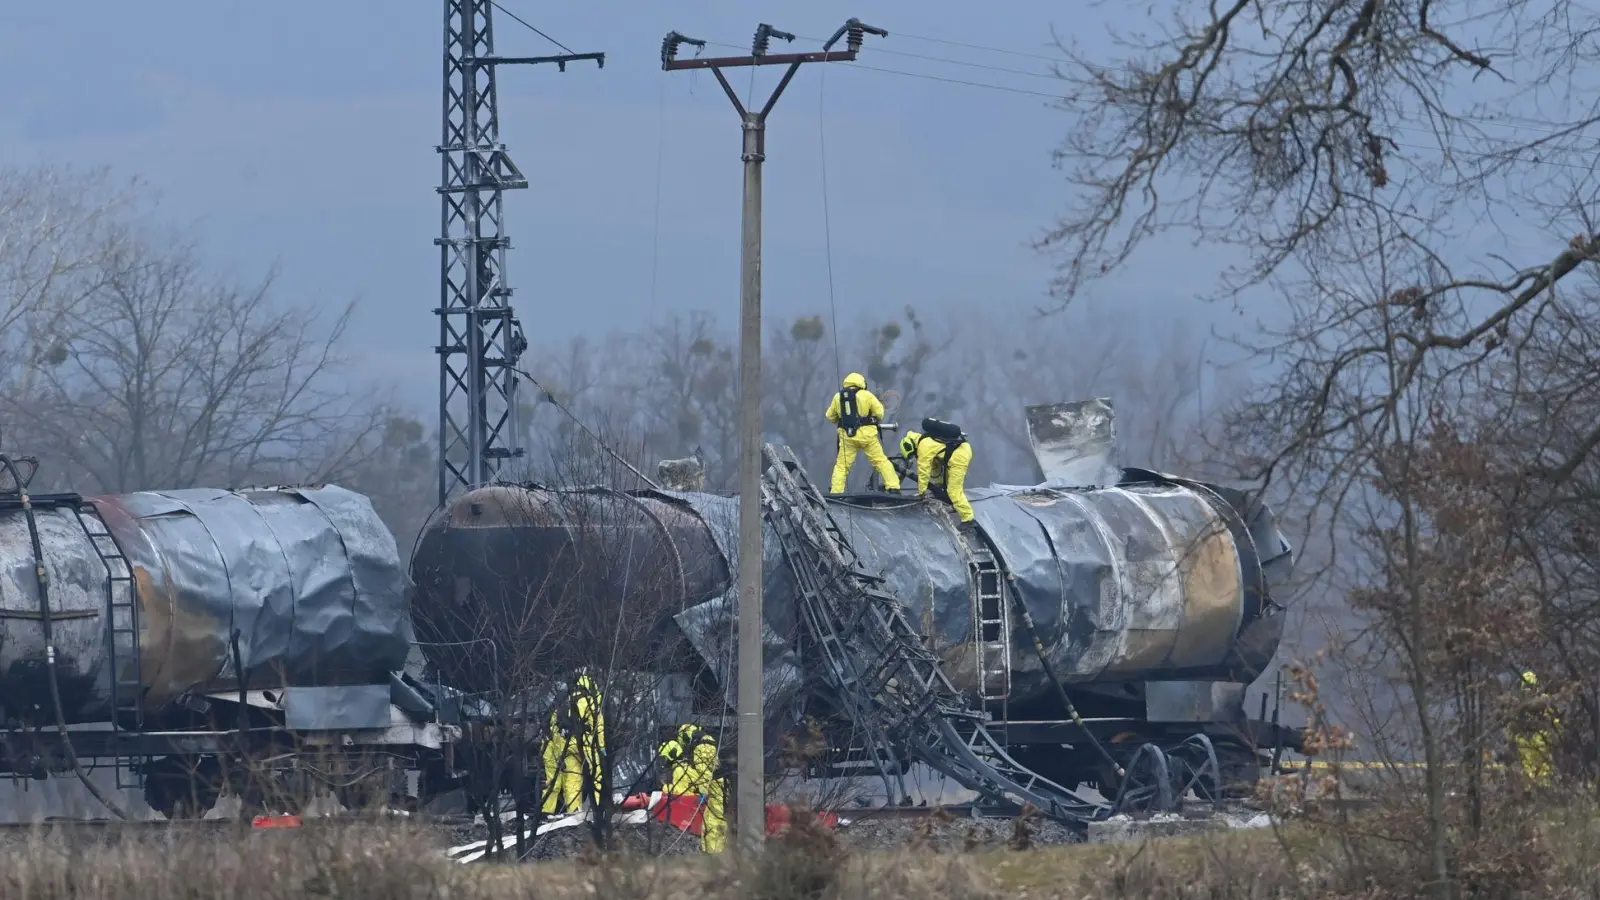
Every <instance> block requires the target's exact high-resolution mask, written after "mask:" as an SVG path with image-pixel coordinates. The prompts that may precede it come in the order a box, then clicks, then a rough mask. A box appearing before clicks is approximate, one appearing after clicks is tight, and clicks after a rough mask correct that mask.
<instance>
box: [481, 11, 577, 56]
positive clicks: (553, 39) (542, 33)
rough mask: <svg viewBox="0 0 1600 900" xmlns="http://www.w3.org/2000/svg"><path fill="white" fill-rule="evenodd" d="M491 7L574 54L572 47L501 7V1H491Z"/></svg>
mask: <svg viewBox="0 0 1600 900" xmlns="http://www.w3.org/2000/svg"><path fill="white" fill-rule="evenodd" d="M489 5H490V6H493V7H494V8H495V9H498V10H500V11H501V12H503V13H505V14H506V15H508V16H510V17H511V18H512V19H514V20H516V22H517V24H519V25H521V26H522V27H524V28H526V29H528V30H529V31H531V32H533V33H534V34H537V35H538V36H539V37H542V38H544V39H545V40H547V41H549V42H550V43H552V44H555V45H556V46H557V47H560V48H561V49H562V50H565V51H566V52H568V53H572V52H573V50H572V48H571V47H568V46H567V45H566V44H563V43H561V42H560V41H558V40H556V39H555V38H553V37H551V36H550V35H548V34H545V33H544V32H542V31H540V30H539V29H538V28H535V27H534V26H533V24H532V23H531V22H529V21H528V20H527V19H524V18H523V17H521V16H519V15H517V14H516V13H514V12H512V11H511V10H509V9H506V8H505V7H504V6H503V5H501V3H500V0H489Z"/></svg>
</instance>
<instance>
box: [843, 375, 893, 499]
mask: <svg viewBox="0 0 1600 900" xmlns="http://www.w3.org/2000/svg"><path fill="white" fill-rule="evenodd" d="M846 390H854V391H855V392H856V415H857V416H859V417H860V418H861V419H862V420H863V421H864V422H866V423H870V424H863V425H861V426H860V427H858V428H857V429H856V433H855V434H854V435H852V434H850V433H849V432H848V431H846V430H845V429H844V428H843V427H840V428H839V458H838V459H836V460H835V461H834V463H833V484H832V486H831V487H830V490H831V491H832V492H833V493H835V494H842V493H844V488H845V484H846V482H848V481H849V479H850V469H851V468H853V467H854V466H855V464H856V455H857V454H860V453H865V454H866V455H867V462H869V463H871V464H872V468H873V469H875V470H877V472H878V477H879V478H882V479H883V487H884V489H885V490H889V491H898V490H900V476H899V475H897V474H895V471H894V466H893V465H891V464H890V463H889V456H888V454H886V453H884V452H883V444H882V443H881V442H880V441H879V440H878V424H877V423H879V422H881V421H883V414H884V410H883V401H882V400H879V399H878V398H877V396H876V395H874V394H873V393H872V392H871V391H869V390H867V379H866V378H865V377H864V376H863V375H862V374H861V373H860V372H851V373H850V374H849V375H846V376H845V377H844V381H843V382H841V383H840V390H839V392H838V393H836V394H834V395H833V402H832V403H831V404H829V405H828V412H827V417H828V421H829V422H832V423H833V424H834V425H838V424H839V417H840V415H841V414H842V413H841V406H842V404H841V402H840V401H841V398H842V396H843V394H844V392H845V391H846Z"/></svg>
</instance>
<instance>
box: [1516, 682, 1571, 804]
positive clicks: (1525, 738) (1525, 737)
mask: <svg viewBox="0 0 1600 900" xmlns="http://www.w3.org/2000/svg"><path fill="white" fill-rule="evenodd" d="M1522 687H1523V689H1524V690H1528V691H1537V690H1538V689H1539V679H1538V678H1537V677H1536V676H1535V675H1534V674H1533V673H1532V672H1523V673H1522ZM1538 721H1542V722H1547V723H1548V725H1549V727H1547V728H1540V727H1534V728H1520V729H1518V730H1517V731H1516V732H1514V733H1513V735H1512V738H1511V740H1512V743H1513V744H1515V745H1516V748H1517V759H1518V762H1520V763H1521V765H1522V774H1523V775H1525V776H1527V778H1528V780H1529V781H1531V782H1533V783H1534V784H1537V785H1539V786H1540V787H1548V786H1549V784H1550V778H1551V776H1552V775H1553V774H1554V768H1555V767H1554V765H1553V764H1552V760H1551V751H1552V749H1553V747H1552V746H1551V745H1552V744H1553V742H1554V740H1555V735H1554V734H1553V733H1552V732H1553V731H1554V730H1555V729H1556V728H1558V727H1560V725H1561V720H1560V719H1559V718H1557V717H1556V716H1555V714H1554V713H1544V714H1541V715H1539V717H1538Z"/></svg>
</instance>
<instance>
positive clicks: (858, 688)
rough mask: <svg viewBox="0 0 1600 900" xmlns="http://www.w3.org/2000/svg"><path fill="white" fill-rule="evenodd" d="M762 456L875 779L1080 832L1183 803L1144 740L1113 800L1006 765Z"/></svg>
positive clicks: (786, 542) (788, 480)
mask: <svg viewBox="0 0 1600 900" xmlns="http://www.w3.org/2000/svg"><path fill="white" fill-rule="evenodd" d="M763 455H764V458H765V462H766V464H767V471H766V473H765V475H764V477H763V480H762V486H761V500H762V504H763V506H764V507H765V512H766V517H767V521H768V522H769V523H771V525H772V526H773V529H774V530H775V531H776V533H777V538H778V543H779V545H780V546H781V548H782V550H783V556H784V559H785V560H786V561H787V562H788V564H789V568H790V569H791V570H792V571H793V572H794V576H795V582H796V585H797V587H798V589H799V590H798V593H799V598H800V611H801V615H802V616H803V618H804V622H805V625H806V628H807V630H808V633H809V637H810V639H811V641H812V643H813V645H814V646H815V647H816V648H817V649H818V650H819V651H820V655H821V657H822V660H823V662H824V663H825V666H824V671H823V678H824V680H825V681H826V682H827V684H828V687H829V688H830V689H832V690H833V692H834V694H835V696H836V697H837V700H838V702H839V704H840V706H841V707H842V708H843V710H844V712H845V714H846V715H847V716H848V717H849V718H850V720H851V722H852V724H853V725H854V726H855V727H856V728H857V729H858V730H859V731H860V733H861V734H862V735H863V736H864V737H865V740H866V743H867V747H866V752H867V754H868V757H869V760H870V761H871V762H872V763H873V764H875V765H876V766H877V768H878V770H879V771H880V772H883V773H888V772H895V773H897V775H898V774H901V773H903V772H904V770H905V767H906V763H908V762H910V761H916V762H921V763H924V764H926V765H928V766H930V767H932V768H933V769H935V770H937V771H939V772H941V773H942V774H944V775H946V776H948V777H950V778H951V779H953V780H955V781H956V782H958V783H959V784H961V785H962V786H963V787H965V788H967V789H969V790H973V791H976V792H978V793H979V794H980V795H981V796H983V797H985V798H987V799H989V800H991V801H998V802H1005V801H1006V799H1007V798H1008V797H1010V798H1015V800H1017V801H1020V802H1022V803H1024V804H1028V805H1032V806H1034V807H1035V808H1037V809H1038V810H1039V811H1040V812H1042V813H1043V814H1044V815H1047V816H1049V817H1050V818H1053V819H1056V820H1058V821H1061V822H1064V823H1068V824H1072V825H1079V826H1084V825H1087V824H1088V823H1089V822H1093V821H1096V820H1099V819H1104V818H1107V817H1109V816H1110V815H1112V814H1113V813H1114V812H1116V811H1117V810H1119V809H1128V808H1141V809H1150V808H1154V809H1163V810H1164V809H1170V808H1172V806H1173V804H1174V797H1175V796H1181V793H1178V794H1176V795H1175V793H1174V790H1173V789H1174V787H1175V786H1177V787H1182V788H1184V789H1187V788H1189V787H1192V786H1193V784H1192V783H1191V784H1186V785H1174V782H1173V777H1172V772H1171V769H1170V767H1169V766H1168V760H1167V756H1166V754H1165V753H1163V752H1162V751H1161V749H1160V748H1159V747H1157V746H1155V745H1154V744H1147V745H1145V746H1142V747H1140V748H1139V750H1138V751H1137V752H1136V753H1135V755H1134V757H1133V759H1132V760H1131V761H1130V764H1129V765H1128V767H1127V772H1126V775H1125V777H1124V778H1123V779H1122V783H1121V785H1120V787H1119V790H1118V791H1117V796H1116V798H1115V800H1114V801H1113V800H1107V799H1104V798H1094V797H1091V796H1087V795H1085V794H1082V793H1080V792H1079V791H1078V790H1076V789H1069V788H1066V787H1063V786H1061V785H1059V784H1056V783H1055V782H1053V781H1050V780H1049V779H1047V778H1044V777H1043V776H1041V775H1039V774H1037V773H1035V772H1033V771H1031V770H1029V769H1027V768H1026V767H1024V766H1022V765H1021V764H1019V763H1018V762H1017V761H1016V760H1014V759H1012V758H1011V756H1010V755H1009V754H1008V753H1007V752H1006V750H1005V748H1004V746H1003V745H1002V743H1001V741H999V740H998V739H996V737H995V736H994V735H993V733H991V731H990V730H989V727H988V724H987V719H988V716H987V715H986V714H985V713H983V712H979V711H976V710H973V709H971V708H970V707H969V706H968V705H967V703H966V700H965V698H963V697H962V695H961V693H960V692H959V691H957V690H956V688H955V687H954V685H952V684H951V682H950V680H949V678H948V677H947V676H946V675H945V674H944V671H943V669H942V668H941V667H940V665H939V661H938V659H937V658H936V657H935V656H934V655H933V653H932V652H931V651H929V650H928V649H927V648H926V647H925V646H924V645H923V643H922V640H921V638H920V636H919V635H918V634H917V633H916V631H914V630H913V629H912V628H911V625H910V623H909V622H907V621H906V618H905V614H904V612H903V608H902V606H901V604H900V602H899V600H897V599H896V598H895V597H893V596H891V595H890V594H888V593H887V592H885V591H884V590H883V589H882V587H881V585H882V579H880V578H878V577H876V576H874V575H871V574H869V573H867V572H866V571H865V570H864V568H863V566H862V565H861V562H860V559H859V557H857V556H856V555H855V553H854V551H853V550H851V548H850V545H849V543H848V542H847V541H846V540H845V536H844V533H843V531H842V530H841V529H840V528H839V525H838V523H837V522H836V521H835V520H834V518H833V514H832V513H831V512H830V511H829V509H828V505H827V502H826V500H824V498H823V496H822V494H821V493H820V492H819V491H818V490H817V488H816V486H815V485H813V484H812V483H811V480H810V479H809V478H808V477H807V475H806V473H805V469H804V468H803V467H802V466H801V465H800V462H799V460H797V459H796V458H795V456H794V453H793V452H792V451H791V450H790V449H789V448H787V447H783V448H776V447H774V446H772V445H771V444H768V445H766V446H765V448H764V453H763ZM901 794H902V796H904V787H903V785H901ZM892 800H893V798H891V801H892Z"/></svg>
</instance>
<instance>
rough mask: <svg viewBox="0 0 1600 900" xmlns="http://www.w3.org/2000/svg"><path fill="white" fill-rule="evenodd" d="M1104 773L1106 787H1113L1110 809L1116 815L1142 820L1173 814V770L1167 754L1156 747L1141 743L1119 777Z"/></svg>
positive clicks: (1113, 773)
mask: <svg viewBox="0 0 1600 900" xmlns="http://www.w3.org/2000/svg"><path fill="white" fill-rule="evenodd" d="M1106 768H1107V769H1108V770H1109V769H1110V767H1109V766H1107V767H1106ZM1106 774H1107V776H1108V777H1109V778H1110V779H1111V780H1110V781H1109V782H1108V786H1109V785H1115V787H1114V788H1113V790H1114V791H1115V794H1114V796H1115V799H1114V800H1113V802H1112V808H1113V809H1114V810H1115V811H1116V812H1118V813H1126V814H1128V815H1130V816H1134V817H1136V818H1142V817H1145V816H1150V815H1153V814H1155V813H1162V812H1171V811H1172V809H1173V806H1174V800H1173V794H1172V768H1171V765H1170V764H1169V762H1168V760H1167V755H1166V754H1165V753H1163V752H1161V748H1160V747H1158V746H1156V745H1155V744H1141V745H1140V746H1139V749H1137V750H1135V751H1134V752H1133V756H1132V757H1131V758H1130V759H1129V760H1128V762H1127V764H1126V765H1124V766H1123V775H1122V777H1121V778H1117V777H1116V773H1115V772H1111V771H1108V772H1107V773H1106ZM1108 796H1111V795H1108Z"/></svg>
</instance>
